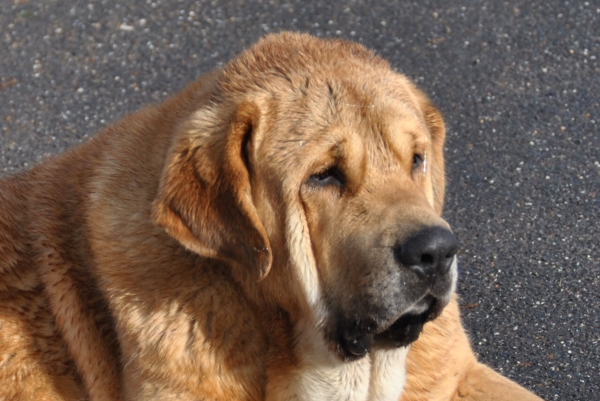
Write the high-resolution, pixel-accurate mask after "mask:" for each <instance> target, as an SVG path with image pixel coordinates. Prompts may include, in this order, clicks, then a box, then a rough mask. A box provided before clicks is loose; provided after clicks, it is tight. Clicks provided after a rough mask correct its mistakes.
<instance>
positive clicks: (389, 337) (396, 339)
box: [337, 298, 444, 361]
mask: <svg viewBox="0 0 600 401" xmlns="http://www.w3.org/2000/svg"><path fill="white" fill-rule="evenodd" d="M443 309H444V305H443V304H442V302H440V301H438V300H437V299H434V298H431V300H430V301H429V303H428V306H427V308H426V309H425V310H424V311H423V312H421V313H414V312H408V313H406V314H404V315H402V316H401V317H400V318H398V319H397V320H396V321H395V322H393V323H392V324H391V325H390V326H389V327H387V328H385V329H383V330H382V331H373V330H371V327H372V326H369V325H367V326H366V328H365V329H364V330H360V331H356V332H354V333H344V334H342V335H341V336H340V337H339V339H338V344H337V345H338V347H337V348H338V354H340V356H341V357H342V359H344V360H346V361H352V360H357V359H360V358H362V357H364V356H365V355H367V354H368V353H369V352H370V351H371V349H373V348H378V349H391V348H399V347H406V346H408V345H410V344H411V343H413V342H414V341H416V340H417V339H418V338H419V335H420V334H421V332H422V331H423V325H424V324H425V323H427V322H429V321H431V320H433V319H435V318H436V317H438V316H439V315H440V314H441V312H442V310H443Z"/></svg>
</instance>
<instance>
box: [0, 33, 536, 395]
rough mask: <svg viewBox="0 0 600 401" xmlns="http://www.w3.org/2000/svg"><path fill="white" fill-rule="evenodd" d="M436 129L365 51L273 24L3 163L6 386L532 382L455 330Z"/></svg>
mask: <svg viewBox="0 0 600 401" xmlns="http://www.w3.org/2000/svg"><path fill="white" fill-rule="evenodd" d="M444 135H445V129H444V123H443V120H442V117H441V116H440V113H439V112H438V110H437V109H436V108H435V107H434V106H433V105H432V103H431V102H430V101H429V100H428V99H427V98H426V97H425V95H423V93H422V92H421V91H419V90H418V89H417V88H416V87H415V86H414V85H413V84H412V83H411V82H410V81H409V80H408V79H407V78H406V77H404V76H402V75H400V74H398V73H395V72H393V71H392V69H391V68H390V66H389V65H388V63H387V62H386V61H384V60H383V59H381V58H380V57H378V56H376V55H375V54H374V53H373V52H372V51H370V50H367V49H365V48H364V47H363V46H361V45H357V44H353V43H349V42H345V41H341V40H321V39H316V38H313V37H310V36H308V35H301V34H291V33H283V34H279V35H272V36H268V37H266V38H265V39H263V40H261V41H260V42H259V43H258V44H256V45H255V46H253V47H252V48H250V49H249V50H247V51H246V52H244V53H243V54H241V55H240V56H239V57H238V58H236V59H234V60H233V61H231V62H230V63H229V64H227V65H226V66H225V67H223V68H221V69H217V70H215V71H213V72H211V73H209V74H207V75H205V76H204V77H203V78H201V79H200V80H198V81H197V82H194V83H192V84H191V85H190V86H188V87H187V88H186V89H184V90H183V91H182V92H180V93H178V94H176V95H174V96H173V97H171V98H169V99H167V100H166V101H165V102H164V103H162V104H160V105H157V106H152V107H149V108H146V109H144V110H142V111H140V112H138V113H135V114H132V115H130V116H128V117H126V118H124V119H123V120H121V121H120V122H118V123H116V124H114V125H113V126H111V127H109V128H107V129H105V130H104V131H102V132H100V133H99V134H98V135H96V136H95V137H94V138H93V139H92V140H91V141H89V142H87V143H85V144H83V145H81V146H79V147H77V148H75V149H73V150H72V151H70V152H68V153H66V154H63V155H61V156H58V157H56V158H54V159H52V160H49V161H47V162H45V163H43V164H41V165H38V166H36V167H34V168H32V169H31V170H29V171H26V172H22V173H20V174H17V175H15V176H12V177H7V178H4V179H3V180H2V181H0V400H48V401H54V400H93V401H100V400H107V401H108V400H110V401H115V400H145V401H149V400H181V401H185V400H190V401H191V400H227V401H229V400H264V399H267V400H349V401H367V400H373V401H374V400H399V399H400V397H403V400H405V401H408V400H454V399H457V398H461V399H463V400H492V399H493V400H509V399H510V400H515V399H519V400H535V399H537V397H535V396H534V395H532V394H531V393H529V392H527V391H526V390H524V389H522V388H520V387H519V386H517V385H516V384H514V383H512V382H510V381H509V380H508V379H505V378H503V377H501V376H500V375H498V374H496V373H494V372H493V371H491V370H490V369H488V368H486V367H485V366H483V365H481V364H479V363H477V361H476V360H475V358H474V356H473V353H472V352H471V350H470V348H469V344H468V341H467V338H466V336H465V334H464V331H463V330H462V327H461V324H460V319H459V316H458V309H457V307H456V300H455V299H454V298H453V292H454V289H455V285H456V278H457V263H456V254H457V251H458V242H457V239H456V238H455V236H454V234H453V233H452V231H451V229H450V227H449V226H448V224H447V223H446V222H445V221H444V220H443V218H442V217H441V211H442V203H443V198H444V186H445V181H444V162H443V146H444ZM411 344H412V345H411ZM506 397H509V398H506Z"/></svg>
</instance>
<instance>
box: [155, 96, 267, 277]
mask: <svg viewBox="0 0 600 401" xmlns="http://www.w3.org/2000/svg"><path fill="white" fill-rule="evenodd" d="M223 114H228V115H227V116H226V117H216V118H215V117H214V116H213V117H212V119H213V120H214V119H217V120H221V121H212V122H209V121H210V120H211V119H207V118H198V117H196V118H195V119H193V120H192V121H191V122H190V124H189V127H188V128H187V129H184V130H183V132H182V133H181V134H180V135H179V137H178V138H177V139H176V142H175V144H174V145H173V147H172V149H171V150H170V152H169V156H168V157H167V164H166V166H165V169H164V171H163V175H162V178H161V183H160V187H159V192H158V196H157V198H156V199H155V201H154V204H153V218H154V221H155V222H156V223H157V224H158V225H159V226H161V227H164V228H165V230H166V231H167V233H169V234H170V235H171V236H172V237H173V238H175V239H177V240H178V241H179V242H180V243H181V244H183V245H184V246H185V247H186V248H188V249H189V250H191V251H193V252H196V253H198V254H200V255H202V256H206V257H211V258H218V259H221V260H226V261H228V262H232V263H235V264H238V265H242V266H252V267H255V268H257V269H258V272H259V278H262V277H264V276H265V275H266V274H267V273H268V271H269V269H270V267H271V262H272V254H271V250H270V245H269V239H268V237H267V233H266V231H265V228H264V226H263V224H262V223H261V221H260V219H259V216H258V213H257V211H256V208H255V206H254V204H253V201H252V196H251V191H250V177H249V171H248V166H247V165H246V160H247V158H246V157H245V151H246V149H244V148H245V147H246V145H247V143H248V141H249V140H250V136H251V135H252V133H253V131H255V130H256V129H257V128H258V122H259V111H258V108H257V107H256V106H255V105H254V104H246V105H243V106H240V107H237V108H236V110H235V112H234V113H222V112H220V113H217V114H216V115H220V116H222V115H223Z"/></svg>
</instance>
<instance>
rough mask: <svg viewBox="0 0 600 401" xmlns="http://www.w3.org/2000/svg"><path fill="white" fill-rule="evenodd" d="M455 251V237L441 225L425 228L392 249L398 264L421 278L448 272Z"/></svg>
mask: <svg viewBox="0 0 600 401" xmlns="http://www.w3.org/2000/svg"><path fill="white" fill-rule="evenodd" d="M457 251H458V241H457V240H456V237H455V236H454V234H452V232H451V231H450V230H448V229H446V228H443V227H428V228H425V229H423V230H421V231H419V232H417V233H416V234H414V235H413V236H411V237H410V238H408V239H407V240H406V241H405V242H404V243H403V244H401V245H399V246H397V247H396V248H395V249H394V253H395V256H396V258H397V260H398V261H399V262H400V264H402V265H404V266H406V267H408V268H409V269H411V270H413V271H414V272H415V273H416V274H417V275H418V276H419V277H421V278H432V277H435V276H436V275H438V274H446V273H448V271H449V270H450V267H451V266H452V259H453V258H454V255H456V252H457Z"/></svg>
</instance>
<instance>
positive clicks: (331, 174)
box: [308, 167, 344, 188]
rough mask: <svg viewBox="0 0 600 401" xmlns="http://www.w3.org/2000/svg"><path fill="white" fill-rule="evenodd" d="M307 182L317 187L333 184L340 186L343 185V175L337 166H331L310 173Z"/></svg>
mask: <svg viewBox="0 0 600 401" xmlns="http://www.w3.org/2000/svg"><path fill="white" fill-rule="evenodd" d="M308 182H309V183H311V184H313V185H317V186H319V187H326V186H329V185H335V186H336V187H340V188H341V187H343V186H344V175H343V174H342V172H341V171H340V169H339V168H337V167H331V168H328V169H327V170H325V171H323V172H321V173H317V174H313V175H311V176H310V178H309V179H308Z"/></svg>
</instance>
